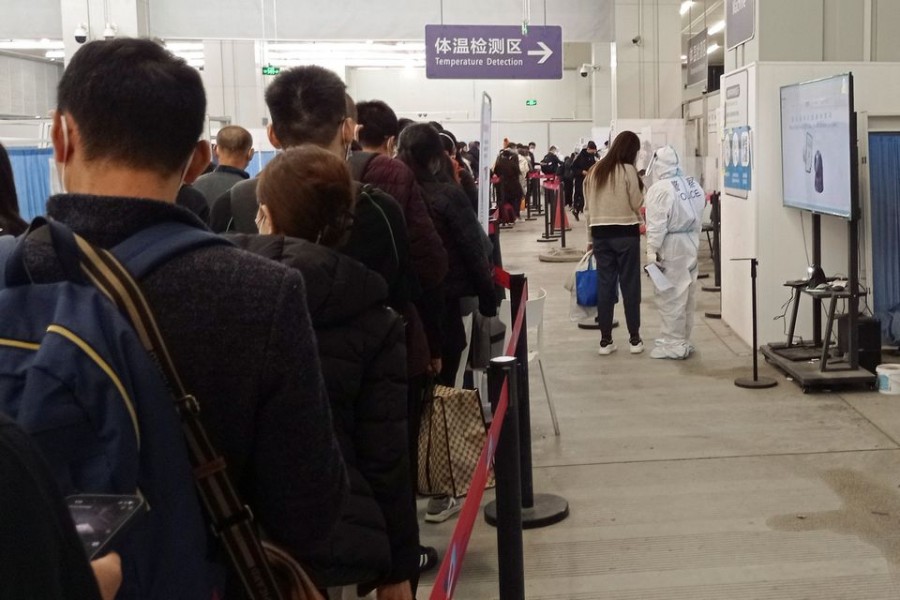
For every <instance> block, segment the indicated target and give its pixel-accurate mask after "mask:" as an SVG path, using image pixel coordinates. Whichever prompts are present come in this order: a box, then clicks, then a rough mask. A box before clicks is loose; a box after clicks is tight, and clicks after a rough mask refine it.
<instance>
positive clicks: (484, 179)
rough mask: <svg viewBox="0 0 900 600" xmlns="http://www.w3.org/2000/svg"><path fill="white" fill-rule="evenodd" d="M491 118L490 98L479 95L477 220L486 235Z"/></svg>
mask: <svg viewBox="0 0 900 600" xmlns="http://www.w3.org/2000/svg"><path fill="white" fill-rule="evenodd" d="M492 118H493V110H492V102H491V97H490V96H488V94H487V92H482V94H481V147H480V148H479V149H478V154H479V160H478V220H479V221H480V222H481V226H482V227H484V232H485V233H488V228H489V226H490V216H489V214H490V210H491V167H492V166H493V160H494V149H493V148H491V119H492Z"/></svg>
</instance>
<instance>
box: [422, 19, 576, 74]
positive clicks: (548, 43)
mask: <svg viewBox="0 0 900 600" xmlns="http://www.w3.org/2000/svg"><path fill="white" fill-rule="evenodd" d="M425 74H426V76H427V77H428V78H429V79H562V74H563V61H562V27H559V26H555V25H551V26H532V27H528V33H527V34H524V33H523V28H522V27H521V26H518V25H426V26H425Z"/></svg>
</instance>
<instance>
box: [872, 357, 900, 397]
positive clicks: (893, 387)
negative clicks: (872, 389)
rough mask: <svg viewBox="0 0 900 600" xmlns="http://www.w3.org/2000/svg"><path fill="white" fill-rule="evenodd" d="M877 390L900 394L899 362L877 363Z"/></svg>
mask: <svg viewBox="0 0 900 600" xmlns="http://www.w3.org/2000/svg"><path fill="white" fill-rule="evenodd" d="M875 374H876V375H877V376H878V391H879V392H881V393H882V394H890V395H892V396H897V395H900V364H889V365H878V366H877V367H875Z"/></svg>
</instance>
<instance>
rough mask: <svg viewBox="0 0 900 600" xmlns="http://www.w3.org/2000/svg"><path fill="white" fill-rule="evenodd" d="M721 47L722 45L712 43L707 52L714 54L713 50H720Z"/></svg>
mask: <svg viewBox="0 0 900 600" xmlns="http://www.w3.org/2000/svg"><path fill="white" fill-rule="evenodd" d="M719 48H721V46H720V45H718V44H712V45H711V46H710V47H709V48H707V49H706V53H707V54H712V53H713V52H715V51H716V50H718V49H719Z"/></svg>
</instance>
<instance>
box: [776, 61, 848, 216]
mask: <svg viewBox="0 0 900 600" xmlns="http://www.w3.org/2000/svg"><path fill="white" fill-rule="evenodd" d="M852 118H853V75H852V74H850V73H845V74H842V75H837V76H834V77H829V78H827V79H820V80H818V81H810V82H807V83H799V84H795V85H790V86H786V87H783V88H781V171H782V182H783V191H784V206H788V207H791V208H800V209H803V210H808V211H811V212H815V213H821V214H827V215H834V216H837V217H844V218H846V219H849V218H850V217H851V216H852V215H853V208H852V207H853V190H852V182H853V178H852V177H851V170H852V169H855V168H856V165H853V164H851V163H852V157H853V153H852V147H853V144H855V143H856V140H854V139H852V134H851V132H852V127H851V119H852Z"/></svg>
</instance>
